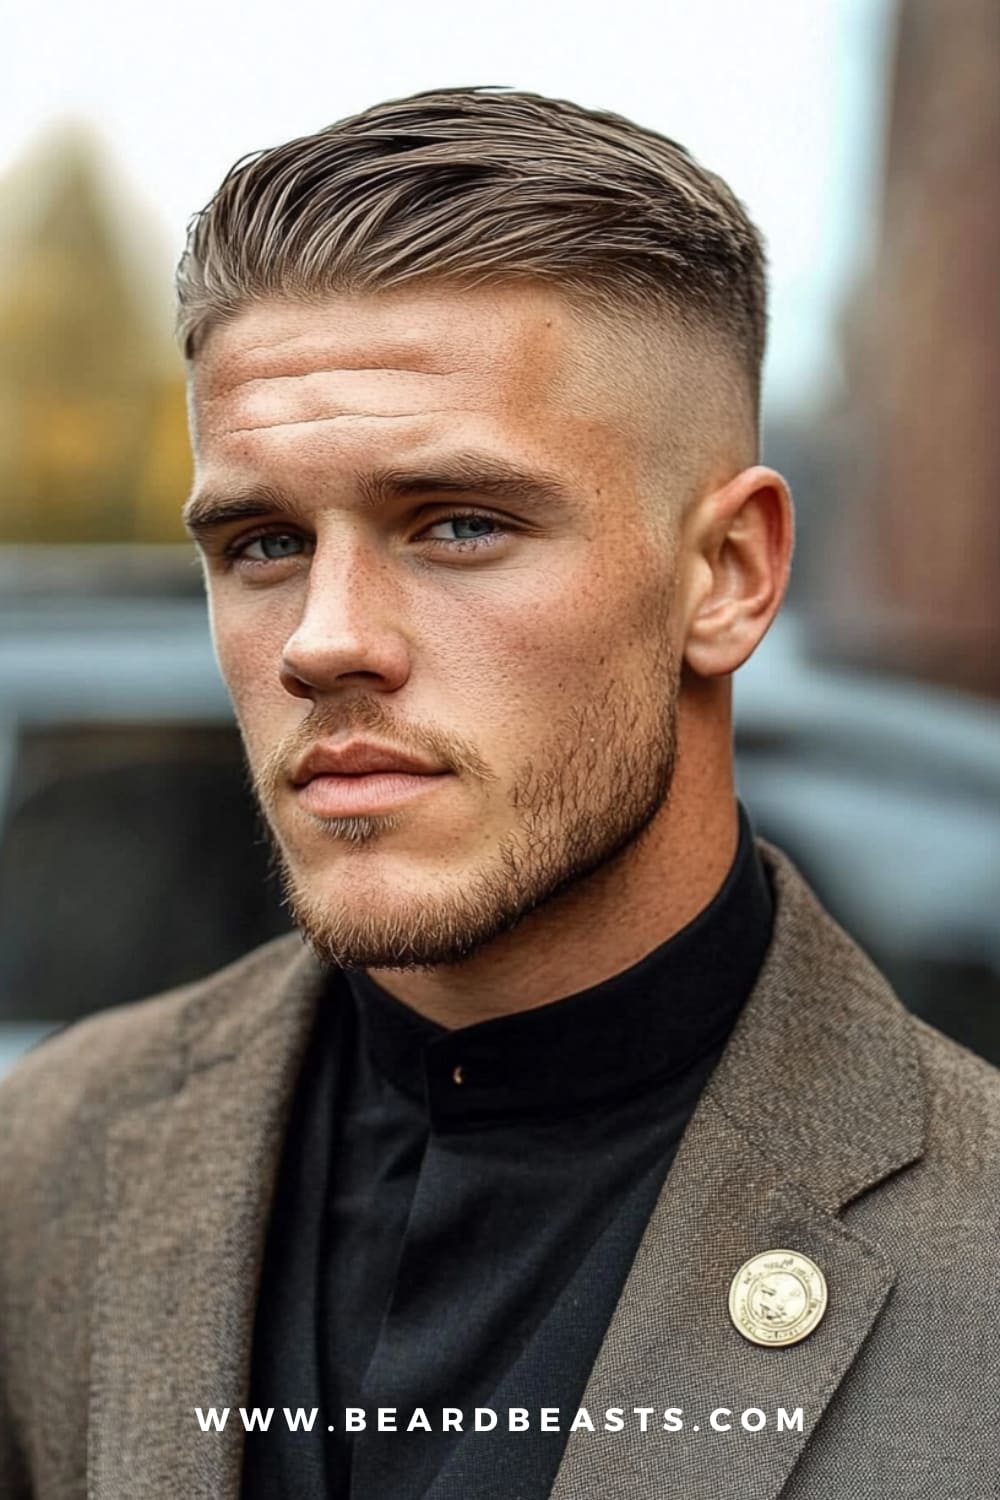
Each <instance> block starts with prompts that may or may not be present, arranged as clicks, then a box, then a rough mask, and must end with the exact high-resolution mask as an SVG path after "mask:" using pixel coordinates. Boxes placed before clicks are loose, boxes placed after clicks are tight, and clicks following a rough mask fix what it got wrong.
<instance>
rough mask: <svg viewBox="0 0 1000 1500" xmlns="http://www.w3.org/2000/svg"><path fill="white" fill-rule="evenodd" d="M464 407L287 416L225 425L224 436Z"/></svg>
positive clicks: (396, 417) (406, 416)
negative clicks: (237, 424)
mask: <svg viewBox="0 0 1000 1500" xmlns="http://www.w3.org/2000/svg"><path fill="white" fill-rule="evenodd" d="M464 409H465V408H462V407H457V406H441V407H435V406H424V407H421V409H420V411H370V412H369V411H366V412H356V411H339V412H335V413H334V414H333V415H332V416H327V417H289V418H286V419H285V420H284V421H281V422H257V423H254V424H253V425H252V426H250V427H227V428H226V436H227V437H235V436H236V435H237V434H238V433H245V432H273V431H274V430H275V428H278V427H319V426H321V425H323V424H324V423H326V422H404V421H412V420H413V418H414V417H417V418H419V417H425V416H427V417H431V416H440V415H441V414H442V413H447V414H448V415H449V416H450V415H452V414H453V413H454V412H456V411H461V410H464Z"/></svg>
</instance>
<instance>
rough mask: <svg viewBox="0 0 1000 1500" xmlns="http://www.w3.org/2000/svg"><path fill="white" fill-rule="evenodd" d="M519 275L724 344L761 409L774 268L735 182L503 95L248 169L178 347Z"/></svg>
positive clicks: (593, 124)
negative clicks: (290, 319) (252, 322)
mask: <svg viewBox="0 0 1000 1500" xmlns="http://www.w3.org/2000/svg"><path fill="white" fill-rule="evenodd" d="M520 279H525V280H531V281H536V282H545V283H548V284H549V285H550V286H552V287H553V289H555V290H560V291H562V292H563V293H564V294H565V295H566V296H567V297H568V298H569V299H570V300H571V301H574V302H576V303H578V304H580V305H582V306H584V307H585V308H588V309H590V310H592V311H596V312H598V313H604V314H606V315H608V316H609V317H610V318H611V319H612V320H614V319H615V318H617V319H619V320H620V319H621V318H622V317H623V315H626V314H629V313H631V314H633V315H634V314H639V315H640V317H645V318H646V319H648V317H649V315H650V313H653V314H660V315H662V314H664V313H667V314H669V315H670V317H672V318H673V319H674V320H675V322H676V323H677V324H678V325H679V326H680V327H681V328H683V329H686V330H688V331H690V332H692V333H694V334H696V335H698V334H700V335H701V336H703V337H704V336H705V335H708V336H709V337H710V338H711V340H712V343H713V344H714V345H716V346H717V347H721V348H723V349H725V350H726V352H727V353H728V354H730V355H731V356H733V357H734V358H735V361H736V364H737V367H738V368H739V369H740V371H741V373H742V374H743V375H744V376H745V378H746V382H747V390H748V393H749V395H750V397H751V402H752V405H753V408H754V409H755V410H756V408H757V406H758V404H759V392H760V370H761V364H762V360H763V354H764V344H765V338H766V321H767V315H766V272H765V254H764V248H763V244H762V240H761V237H760V234H759V233H758V231H757V230H756V228H755V227H754V225H753V224H752V223H751V221H750V219H749V218H748V216H747V214H746V211H745V210H744V208H743V206H742V205H741V203H740V202H739V200H738V199H737V198H736V197H735V196H734V195H733V193H732V192H731V190H730V189H729V187H728V186H727V185H726V183H725V182H724V181H723V180H722V178H721V177H718V176H716V175H715V174H714V173H713V172H709V171H707V170H706V169H705V168H704V167H702V166H700V165H699V164H698V163H697V162H696V161H695V160H694V159H693V157H692V156H691V155H690V154H689V152H688V151H687V150H685V148H684V147H683V146H680V145H678V144H677V142H675V141H672V140H668V139H667V138H666V137H665V136H662V135H658V134H657V133H656V132H655V131H652V130H647V129H645V128H644V127H642V126H639V125H636V124H634V123H632V122H631V121H630V120H626V119H624V118H623V117H622V116H620V115H616V114H610V113H607V112H604V111H597V110H589V109H584V108H582V107H581V106H580V105H577V104H573V103H570V102H568V101H567V100H564V99H550V98H546V97H544V96H542V95H539V94H532V93H521V92H515V91H509V90H501V89H494V88H449V89H435V90H430V91H427V92H424V93H419V94H414V95H412V96H411V97H409V98H406V99H396V100H391V101H389V102H387V103H383V104H377V105H375V106H373V107H372V108H371V109H366V110H364V111H363V112H362V113H361V114H357V115H352V116H351V117H350V118H348V119H345V120H341V121H339V122H338V123H336V124H334V125H329V126H327V127H326V128H324V129H322V130H318V131H316V133H315V134H313V135H308V136H301V137H299V138H298V139H296V140H292V141H288V142H286V143H285V144H283V145H279V146H274V147H272V148H270V149H267V150H263V151H258V152H254V153H252V154H251V155H250V156H247V157H244V158H241V160H240V161H238V162H237V163H236V164H235V165H234V166H233V167H232V168H231V169H230V171H229V172H228V173H227V175H226V177H225V178H224V180H223V182H222V184H221V186H220V187H219V189H218V191H217V192H216V193H215V195H214V197H213V198H212V199H211V201H210V202H209V203H208V205H207V206H206V207H205V208H204V209H203V210H201V212H200V213H198V214H196V215H195V216H194V217H193V219H192V220H191V223H190V225H189V227H188V238H187V245H186V248H185V250H184V253H183V255H182V257H181V260H180V264H179V266H178V269H177V292H178V300H179V308H178V318H177V336H178V340H179V343H180V345H181V348H182V350H183V353H184V356H185V358H186V359H188V360H193V359H195V358H196V357H197V354H198V351H199V349H200V348H201V346H202V344H203V342H204V339H205V337H206V336H207V334H208V333H209V332H210V331H211V329H212V328H213V327H215V326H216V325H218V324H220V323H225V322H227V321H228V320H230V319H232V318H233V317H235V316H236V315H237V314H238V313H239V312H240V311H242V310H243V309H244V308H246V307H248V306H249V305H251V304H252V303H254V302H257V301H262V300H265V299H268V298H275V297H278V298H289V299H293V300H297V301H301V302H306V303H310V302H320V301H322V300H323V298H324V297H327V296H329V295H331V294H335V293H343V292H348V293H352V292H353V293H365V292H374V291H378V290H382V289H388V288H390V287H398V286H401V285H403V284H404V283H407V282H415V281H418V280H425V281H436V282H451V283H453V284H457V285H460V286H470V287H471V286H481V285H487V284H490V283H493V284H496V283H502V282H510V281H515V280H520Z"/></svg>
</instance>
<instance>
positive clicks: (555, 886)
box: [252, 641, 679, 970]
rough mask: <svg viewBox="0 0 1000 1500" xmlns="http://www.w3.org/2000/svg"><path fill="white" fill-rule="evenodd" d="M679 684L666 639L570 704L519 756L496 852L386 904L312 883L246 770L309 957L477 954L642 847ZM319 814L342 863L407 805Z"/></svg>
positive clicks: (661, 798) (367, 847)
mask: <svg viewBox="0 0 1000 1500" xmlns="http://www.w3.org/2000/svg"><path fill="white" fill-rule="evenodd" d="M678 691H679V671H678V665H677V662H676V659H675V656H674V653H673V651H672V649H671V648H670V645H669V642H666V641H664V642H663V643H661V646H660V649H659V650H658V651H657V652H656V654H655V657H654V658H653V659H652V660H651V662H650V667H649V671H648V674H647V676H646V678H645V680H644V681H643V682H642V683H641V684H640V685H638V686H637V685H636V684H634V683H633V684H627V683H621V684H618V683H616V684H614V685H613V687H612V689H611V690H610V691H609V692H607V693H605V694H604V695H603V696H601V697H596V696H595V697H594V698H592V699H590V700H589V701H588V702H587V703H586V704H585V705H583V706H580V707H574V708H573V709H572V710H571V711H570V712H569V713H568V714H566V715H565V716H564V718H563V719H562V720H561V721H559V722H558V723H557V725H556V728H555V730H554V732H553V733H552V735H551V736H550V738H549V739H548V740H547V741H546V742H545V744H544V745H543V746H542V747H541V748H540V749H539V751H537V752H536V753H535V754H534V755H532V756H530V757H525V759H524V760H523V761H522V762H521V763H520V765H519V766H518V768H517V771H516V773H515V776H514V779H513V783H512V789H511V791H510V794H509V797H510V803H511V806H512V807H513V809H514V811H515V814H516V816H517V826H516V828H515V829H513V830H512V831H511V832H510V833H508V834H506V835H505V836H504V837H503V838H502V839H501V840H500V842H499V844H498V845H497V847H496V849H495V851H494V852H493V854H492V855H490V856H488V857H487V858H486V860H485V861H484V862H483V863H481V864H480V865H479V866H478V867H475V868H473V869H472V870H469V871H466V870H464V869H463V870H461V871H459V872H457V874H456V878H455V880H454V882H452V883H449V884H444V883H442V882H441V880H440V879H439V878H438V877H437V876H432V877H429V878H428V885H427V890H426V892H424V893H422V894H421V895H420V896H419V897H417V898H414V897H412V896H404V895H402V894H399V895H397V896H396V897H395V898H394V897H393V894H392V891H391V888H389V887H388V886H386V887H385V893H386V899H385V902H384V904H383V905H381V906H378V905H373V904H372V902H371V901H370V900H366V901H364V902H361V903H359V904H358V906H357V907H355V906H353V905H352V904H351V902H350V901H349V900H347V899H345V900H343V901H342V902H339V903H337V902H333V901H331V899H330V898H329V897H323V896H320V895H319V894H318V893H317V892H316V890H315V887H314V886H311V885H310V882H309V881H308V879H307V878H304V877H303V876H302V874H301V873H300V871H299V870H298V869H297V868H296V865H295V862H294V859H293V858H292V857H290V855H289V854H288V853H287V852H286V850H285V848H284V847H283V844H282V842H281V839H280V836H279V835H278V832H277V829H276V827H275V824H274V821H273V819H272V818H271V816H270V814H269V806H268V804H269V801H270V800H271V799H270V798H269V796H268V795H267V793H266V791H265V789H264V787H262V785H261V779H260V778H259V777H257V776H252V780H253V782H254V790H255V792H256V795H257V797H258V802H259V804H260V807H261V811H262V813H263V816H264V821H265V824H266V826H267V827H268V830H269V833H270V837H271V843H272V850H273V858H274V863H275V868H276V871H277V873H278V876H279V878H280V882H281V886H282V890H283V894H284V904H285V905H286V906H287V908H288V910H289V912H290V914H291V917H292V920H293V921H294V923H295V925H296V927H297V928H298V929H299V931H300V932H301V933H302V935H303V937H304V938H305V939H306V941H307V942H308V943H309V945H310V946H311V948H312V949H313V951H314V953H315V954H316V956H317V958H318V959H319V960H320V961H321V962H322V963H324V964H327V965H330V966H333V967H337V968H349V969H398V970H415V969H425V968H434V967H437V966H439V965H443V964H460V963H461V962H462V961H463V960H465V959H468V958H471V957H472V956H473V955H474V954H476V953H478V952H479V951H480V950H481V949H483V948H484V947H486V945H487V944H489V943H490V942H492V941H493V940H494V939H496V938H498V937H499V936H500V935H501V934H503V933H505V932H508V931H510V930H511V929H512V928H514V927H515V926H517V924H518V923H519V922H520V921H521V920H522V919H523V918H524V917H525V916H527V915H528V913H529V912H532V911H535V910H536V909H537V908H539V907H540V906H542V905H544V904H545V903H547V902H550V901H552V900H554V899H555V898H556V897H558V896H559V895H560V894H561V893H562V892H564V891H567V890H568V889H569V888H570V887H573V886H575V885H577V884H579V883H580V882H581V881H583V880H585V879H586V878H587V877H588V876H593V875H594V874H595V872H597V871H599V870H603V869H605V868H606V867H608V866H611V865H612V864H613V863H615V862H617V861H619V860H621V859H623V858H625V857H627V856H628V854H629V853H630V852H632V851H634V850H636V849H638V847H639V846H640V844H641V842H642V840H643V838H644V837H645V836H646V834H647V833H648V831H649V828H650V826H651V824H652V822H653V820H654V818H655V817H656V815H657V813H658V812H659V811H660V809H661V808H662V807H664V806H665V804H666V803H667V800H668V798H669V795H670V788H671V784H672V782H673V777H674V771H675V765H676V756H677V715H678ZM378 713H379V710H377V709H376V710H375V711H374V713H373V718H377V717H378ZM316 821H317V822H321V824H322V828H323V831H324V833H325V834H326V835H327V836H328V837H329V838H330V840H331V841H339V842H342V843H345V844H347V845H349V846H351V847H352V849H353V850H354V851H355V852H354V853H353V854H352V853H345V855H344V859H345V861H346V860H349V859H352V858H354V857H357V858H360V859H367V858H368V857H369V855H373V856H375V857H377V856H378V851H379V849H380V847H381V843H382V841H383V840H384V839H386V838H387V837H391V834H392V831H393V830H394V829H395V828H397V827H398V826H399V825H400V823H401V822H402V815H400V814H386V815H384V816H367V817H365V816H357V817H344V818H329V819H322V820H318V819H317V820H316ZM345 879H346V880H349V879H350V876H349V874H348V875H346V876H345Z"/></svg>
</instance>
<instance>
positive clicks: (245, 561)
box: [224, 510, 510, 568]
mask: <svg viewBox="0 0 1000 1500" xmlns="http://www.w3.org/2000/svg"><path fill="white" fill-rule="evenodd" d="M445 521H489V522H490V524H491V525H492V526H494V527H496V530H495V531H492V532H485V533H483V535H481V536H474V537H470V536H467V537H459V538H458V539H457V540H456V541H451V542H449V541H446V540H444V539H443V538H442V537H431V538H429V539H428V541H427V543H426V544H425V545H429V546H431V547H445V548H447V550H448V551H449V552H480V551H482V550H484V549H485V548H488V547H491V546H496V545H497V543H498V542H500V541H502V540H503V538H504V536H506V535H507V533H508V531H509V530H510V528H509V527H508V526H507V525H506V523H505V522H503V521H501V520H500V519H499V518H498V517H497V516H491V515H489V514H487V513H486V512H485V511H478V510H455V511H449V513H448V514H447V515H445V516H437V517H436V518H435V519H434V520H433V521H429V522H428V523H427V524H428V526H429V527H430V526H441V525H442V524H443V523H444V522H445ZM295 534H296V533H295V532H293V531H291V530H290V529H289V528H287V527H277V526H271V527H263V528H262V529H261V530H260V531H255V532H252V533H251V535H250V536H241V537H240V538H238V540H237V541H235V542H231V543H230V544H229V546H228V547H226V549H225V553H224V556H225V558H226V560H227V562H230V563H236V564H242V565H243V566H244V567H251V568H267V567H271V566H273V565H274V564H275V563H278V562H284V561H285V560H286V559H284V558H280V557H271V558H260V557H245V556H244V555H243V554H244V553H245V552H246V549H247V548H248V547H250V546H252V545H253V543H254V542H259V541H260V540H261V538H262V537H266V536H294V535H295Z"/></svg>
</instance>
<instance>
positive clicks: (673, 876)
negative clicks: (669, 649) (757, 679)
mask: <svg viewBox="0 0 1000 1500" xmlns="http://www.w3.org/2000/svg"><path fill="white" fill-rule="evenodd" d="M691 698H693V699H694V700H695V701H693V702H692V701H690V699H691ZM725 706H726V708H728V704H726V705H725ZM718 714H719V694H718V693H717V692H715V693H708V692H706V693H705V695H704V701H699V695H698V693H697V691H695V692H694V693H691V694H690V695H685V694H682V698H681V703H680V706H679V717H678V746H677V748H678V754H677V769H676V772H675V775H674V782H673V786H672V787H671V791H670V797H669V799H668V801H667V803H666V804H665V805H664V806H663V807H661V808H660V810H659V812H658V813H657V815H656V817H655V818H654V819H653V822H652V823H651V824H650V826H649V828H648V829H647V830H646V833H645V835H644V836H643V838H642V839H640V840H639V841H638V844H637V845H633V846H631V847H630V848H628V849H626V850H624V851H623V852H622V854H620V855H619V856H618V857H617V858H616V859H614V860H613V861H611V862H609V863H608V864H607V865H604V866H602V868H601V869H600V870H597V871H595V872H594V873H593V874H592V875H590V876H588V877H587V878H586V879H585V880H581V881H579V882H578V883H577V884H576V885H574V886H571V887H569V888H568V889H567V890H565V891H562V892H560V893H559V895H558V896H555V897H553V899H552V900H551V901H547V902H545V903H544V904H543V905H542V906H540V907H538V908H537V909H536V910H535V911H533V912H530V913H529V914H528V915H527V916H526V917H524V918H523V919H522V920H521V921H520V922H519V923H518V924H517V926H516V927H515V928H513V929H512V930H511V931H510V932H506V933H503V934H501V936H500V937H498V938H496V939H494V941H493V942H492V943H490V944H488V945H487V946H486V947H485V948H483V949H481V950H480V951H479V952H477V953H474V954H472V955H471V957H469V958H468V959H466V960H464V961H463V962H462V963H459V964H448V965H441V966H439V967H437V968H433V969H422V970H417V971H400V970H396V969H371V970H369V971H368V972H369V974H370V976H371V978H372V979H374V980H375V982H376V983H377V984H379V985H381V986H382V988H383V989H385V990H387V991H388V992H389V994H391V995H393V996H395V998H396V999H397V1000H400V1001H402V1002H403V1004H405V1005H408V1006H410V1007H411V1009H413V1010H415V1011H417V1012H418V1013H419V1014H420V1015H423V1016H426V1017H428V1019H430V1020H432V1021H436V1022H437V1023H438V1024H439V1025H442V1026H447V1027H450V1028H456V1027H460V1026H469V1025H473V1024H474V1023H475V1022H477V1021H486V1020H490V1019H492V1018H493V1017H495V1016H502V1015H509V1014H511V1013H513V1012H515V1011H523V1010H533V1009H536V1008H537V1007H538V1006H540V1005H547V1004H549V1003H550V1002H551V1001H553V1000H559V999H562V998H563V997H564V996H566V995H572V994H575V993H576V992H577V991H579V990H583V989H589V988H590V987H591V986H592V985H595V984H601V983H603V981H604V980H606V979H610V978H611V977H612V976H613V975H614V974H620V973H621V972H622V970H623V969H627V968H629V967H630V966H631V965H632V964H635V963H638V962H639V960H640V959H641V958H643V957H644V956H645V955H646V954H647V953H650V952H651V951H652V950H653V949H654V948H656V947H658V946H659V945H660V944H661V943H664V942H666V941H667V940H668V939H669V938H671V937H673V936H674V934H675V933H677V932H679V931H680V930H681V928H682V927H686V926H687V924H688V923H689V922H690V921H692V920H693V919H694V918H695V917H696V916H697V915H698V913H699V912H700V911H703V910H704V908H705V907H706V906H708V904H709V903H710V902H711V901H712V899H713V897H714V896H715V895H716V893H717V892H718V890H719V888H720V886H721V885H722V883H723V881H724V880H725V878H726V875H727V874H728V873H729V869H730V867H731V865H732V863H733V860H734V858H735V856H736V848H737V843H738V837H739V819H738V813H737V806H736V796H735V789H734V785H733V771H732V754H731V749H730V744H731V741H730V731H729V725H728V712H726V713H725V714H724V719H725V724H724V733H722V734H720V733H719V728H720V725H719V721H718Z"/></svg>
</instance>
